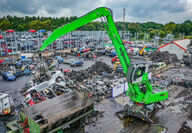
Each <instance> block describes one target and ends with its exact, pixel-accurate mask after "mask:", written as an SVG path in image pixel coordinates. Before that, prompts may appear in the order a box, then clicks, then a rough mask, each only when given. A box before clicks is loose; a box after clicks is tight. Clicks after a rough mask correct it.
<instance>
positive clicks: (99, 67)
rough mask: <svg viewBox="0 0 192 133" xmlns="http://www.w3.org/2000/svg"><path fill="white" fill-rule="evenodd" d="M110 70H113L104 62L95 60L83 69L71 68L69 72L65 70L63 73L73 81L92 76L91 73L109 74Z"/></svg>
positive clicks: (80, 80)
mask: <svg viewBox="0 0 192 133" xmlns="http://www.w3.org/2000/svg"><path fill="white" fill-rule="evenodd" d="M112 72H113V70H112V68H111V67H110V66H109V65H107V64H106V63H104V62H101V61H97V62H96V63H95V64H94V65H92V66H91V67H89V68H87V69H85V70H80V71H74V70H73V71H71V72H66V73H65V75H66V76H68V77H69V78H70V79H71V80H73V81H74V82H82V81H83V80H84V79H89V78H92V77H93V75H100V76H105V75H110V74H111V73H112Z"/></svg>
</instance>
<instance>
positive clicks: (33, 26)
mask: <svg viewBox="0 0 192 133" xmlns="http://www.w3.org/2000/svg"><path fill="white" fill-rule="evenodd" d="M29 28H30V29H35V30H40V29H41V22H40V20H34V21H31V22H29Z"/></svg>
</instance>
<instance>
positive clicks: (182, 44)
mask: <svg viewBox="0 0 192 133" xmlns="http://www.w3.org/2000/svg"><path fill="white" fill-rule="evenodd" d="M189 44H190V40H189V39H183V40H176V41H172V42H170V43H167V44H165V45H163V46H161V47H159V50H160V51H161V52H163V51H168V52H169V53H171V54H176V55H177V57H178V59H180V60H181V59H182V58H183V54H184V52H185V51H186V50H187V46H188V45H189Z"/></svg>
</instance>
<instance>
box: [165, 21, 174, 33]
mask: <svg viewBox="0 0 192 133" xmlns="http://www.w3.org/2000/svg"><path fill="white" fill-rule="evenodd" d="M175 28H176V24H175V23H174V22H169V23H167V24H165V26H164V30H165V31H168V32H171V33H173V32H174V31H175Z"/></svg>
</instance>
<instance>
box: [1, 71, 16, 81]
mask: <svg viewBox="0 0 192 133" xmlns="http://www.w3.org/2000/svg"><path fill="white" fill-rule="evenodd" d="M2 77H3V79H4V80H16V77H15V76H14V75H13V74H12V73H10V72H3V73H2Z"/></svg>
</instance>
